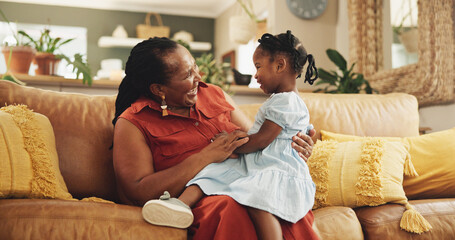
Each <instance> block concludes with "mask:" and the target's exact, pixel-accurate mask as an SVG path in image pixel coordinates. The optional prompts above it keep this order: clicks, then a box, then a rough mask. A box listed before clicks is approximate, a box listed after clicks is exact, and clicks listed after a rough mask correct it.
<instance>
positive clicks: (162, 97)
mask: <svg viewBox="0 0 455 240" xmlns="http://www.w3.org/2000/svg"><path fill="white" fill-rule="evenodd" d="M165 98H166V97H165V96H164V95H161V99H162V101H161V109H162V110H163V114H162V116H163V117H164V116H167V115H168V113H167V105H166V101H165V100H164V99H165Z"/></svg>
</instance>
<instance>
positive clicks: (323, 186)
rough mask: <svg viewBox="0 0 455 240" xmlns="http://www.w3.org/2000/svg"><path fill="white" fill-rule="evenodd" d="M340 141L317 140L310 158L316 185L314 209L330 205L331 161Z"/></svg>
mask: <svg viewBox="0 0 455 240" xmlns="http://www.w3.org/2000/svg"><path fill="white" fill-rule="evenodd" d="M337 145H338V143H337V142H336V141H333V140H328V141H317V142H316V144H315V145H314V149H313V153H312V154H311V157H310V158H309V159H308V162H307V164H308V168H309V170H310V175H311V178H312V179H313V181H314V184H315V185H316V194H315V198H314V200H315V201H314V205H313V209H317V208H320V207H325V206H328V203H327V196H328V194H329V182H328V181H329V161H330V159H332V156H333V154H334V152H335V150H336V148H337Z"/></svg>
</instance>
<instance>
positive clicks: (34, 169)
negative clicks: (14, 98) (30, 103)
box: [0, 105, 72, 199]
mask: <svg viewBox="0 0 455 240" xmlns="http://www.w3.org/2000/svg"><path fill="white" fill-rule="evenodd" d="M0 135H1V136H0V198H57V199H72V196H71V194H70V193H69V192H68V189H67V187H66V184H65V182H64V180H63V177H62V175H61V173H60V169H59V164H58V156H57V151H56V148H55V137H54V131H53V129H52V126H51V124H50V122H49V119H48V118H47V117H45V116H44V115H41V114H38V113H34V112H32V111H31V110H29V109H28V108H27V107H26V106H25V105H10V106H6V107H2V108H0Z"/></svg>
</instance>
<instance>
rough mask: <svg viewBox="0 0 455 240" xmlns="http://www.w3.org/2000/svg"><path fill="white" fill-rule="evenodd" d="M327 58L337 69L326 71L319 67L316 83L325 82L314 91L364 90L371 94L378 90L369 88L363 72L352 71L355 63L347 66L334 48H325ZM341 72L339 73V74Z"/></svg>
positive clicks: (345, 91)
mask: <svg viewBox="0 0 455 240" xmlns="http://www.w3.org/2000/svg"><path fill="white" fill-rule="evenodd" d="M326 53H327V56H328V57H329V59H330V60H331V61H332V62H333V63H335V65H337V67H338V71H333V70H332V71H330V72H328V71H326V70H324V69H322V68H319V69H318V71H319V79H318V80H317V81H316V85H321V84H327V86H326V87H325V88H323V89H322V88H319V89H317V90H315V91H314V92H321V91H323V92H325V93H361V92H365V93H368V94H371V93H373V92H376V93H377V92H378V91H377V90H374V89H373V88H371V86H370V84H369V82H368V81H367V80H366V79H365V78H364V77H363V74H360V73H355V72H353V71H352V70H353V68H354V66H355V63H353V64H352V65H351V67H349V69H348V68H347V63H346V59H344V57H343V56H342V55H341V54H340V53H339V52H338V51H337V50H334V49H327V50H326ZM340 73H341V74H340Z"/></svg>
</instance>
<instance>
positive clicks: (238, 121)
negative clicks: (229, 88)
mask: <svg viewBox="0 0 455 240" xmlns="http://www.w3.org/2000/svg"><path fill="white" fill-rule="evenodd" d="M224 97H225V98H226V101H227V102H228V103H229V104H231V106H233V107H234V111H232V112H231V122H232V123H234V124H235V125H237V126H239V127H240V130H242V131H244V132H248V130H250V128H251V127H252V126H253V123H252V122H251V121H250V119H249V118H248V117H247V116H246V115H245V114H244V113H243V112H242V110H240V109H239V108H238V107H237V104H235V102H234V100H232V98H231V96H229V94H227V93H226V92H224Z"/></svg>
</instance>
